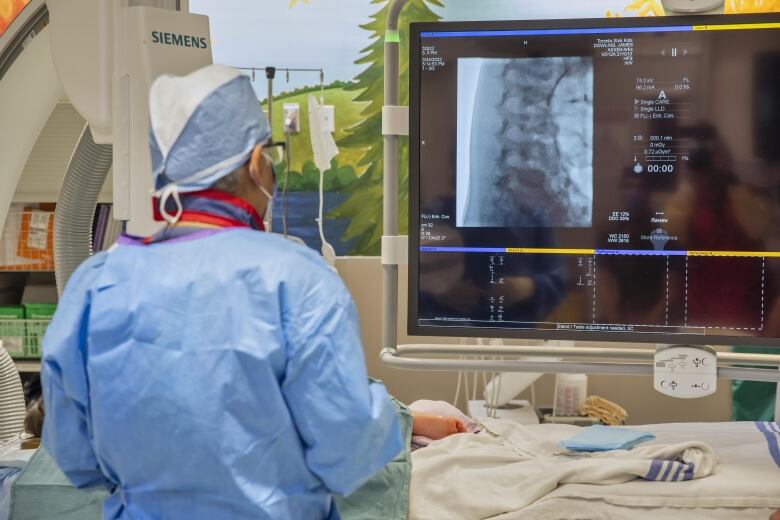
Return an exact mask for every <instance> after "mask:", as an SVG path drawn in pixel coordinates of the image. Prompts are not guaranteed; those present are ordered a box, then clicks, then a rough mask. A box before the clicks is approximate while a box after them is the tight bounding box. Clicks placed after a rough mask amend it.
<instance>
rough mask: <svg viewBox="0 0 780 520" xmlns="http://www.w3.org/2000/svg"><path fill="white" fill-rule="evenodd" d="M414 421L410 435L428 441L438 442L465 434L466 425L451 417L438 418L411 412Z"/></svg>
mask: <svg viewBox="0 0 780 520" xmlns="http://www.w3.org/2000/svg"><path fill="white" fill-rule="evenodd" d="M412 418H413V419H414V422H413V425H412V435H420V436H422V437H428V438H429V439H433V440H435V441H436V440H439V439H443V438H445V437H447V436H450V435H454V434H456V433H465V432H466V431H467V430H466V425H465V424H463V421H460V420H458V419H454V418H452V417H440V416H438V415H427V414H424V413H417V412H412Z"/></svg>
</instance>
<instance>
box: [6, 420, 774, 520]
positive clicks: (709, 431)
mask: <svg viewBox="0 0 780 520" xmlns="http://www.w3.org/2000/svg"><path fill="white" fill-rule="evenodd" d="M513 424H514V423H513ZM517 427H518V428H530V429H532V430H534V429H535V430H536V431H537V432H539V433H540V434H541V435H546V434H547V433H548V432H551V431H554V430H555V429H556V428H559V427H558V426H555V425H546V424H543V425H534V426H519V425H517ZM635 428H637V429H640V430H643V431H648V432H652V433H653V434H655V435H656V437H657V439H656V440H655V441H653V442H654V443H659V444H673V443H679V442H687V441H691V440H697V441H702V442H705V443H707V444H708V445H710V446H711V447H712V448H713V450H714V452H715V455H716V457H717V459H718V466H717V468H716V470H715V471H714V473H713V474H712V475H710V476H708V477H705V478H701V479H696V480H692V481H686V482H674V483H671V482H649V481H643V480H634V481H630V482H626V483H621V484H613V485H592V484H565V485H562V486H560V487H558V488H557V489H555V490H554V491H552V492H551V493H548V494H547V495H546V496H544V497H543V498H541V499H539V500H537V501H535V502H534V503H532V504H531V505H529V506H528V507H524V508H522V509H519V510H515V511H505V512H502V513H501V514H499V515H496V514H495V511H494V510H493V509H492V505H493V504H494V503H495V502H496V500H495V497H491V496H490V495H491V488H497V487H499V486H500V487H501V489H502V491H501V492H502V493H506V494H511V493H513V492H516V493H517V494H518V495H520V494H522V493H523V492H524V489H523V485H524V484H523V482H521V481H518V482H517V483H516V484H511V483H510V485H509V486H508V485H507V482H505V481H502V480H503V479H504V472H503V471H502V468H501V467H500V466H498V465H496V464H495V463H492V462H491V460H490V459H489V458H487V457H486V458H485V459H484V460H482V461H481V462H480V464H479V467H477V466H471V467H468V466H464V465H462V464H461V463H459V462H458V461H459V453H458V451H457V450H453V451H452V453H451V456H452V458H451V464H450V467H449V469H447V468H443V469H442V471H441V472H440V473H439V474H438V475H436V476H430V475H421V474H419V473H417V472H415V470H414V461H415V458H418V457H420V456H421V455H422V454H423V453H424V450H426V449H428V448H421V449H420V450H417V451H415V452H414V453H411V454H410V452H409V450H408V449H407V450H405V452H404V453H403V454H402V456H400V457H399V459H398V460H396V461H395V462H394V463H392V464H391V465H390V467H389V468H388V469H386V470H384V471H383V472H382V473H380V474H379V475H377V476H376V477H374V478H373V479H372V481H370V482H369V483H368V484H367V485H366V486H365V487H364V488H363V489H361V490H359V491H358V492H357V493H356V494H355V495H354V496H352V497H350V498H349V499H347V500H346V501H342V503H341V504H340V505H341V506H342V508H343V513H344V514H343V517H344V519H345V520H350V519H353V520H406V519H407V518H408V519H410V520H418V519H419V520H425V519H436V520H440V519H442V518H459V519H463V520H471V519H477V518H487V517H488V516H489V517H490V518H495V519H501V520H515V519H528V518H533V519H560V520H563V519H566V520H579V519H581V520H585V519H587V520H593V519H615V518H632V519H633V520H651V519H652V520H657V519H661V518H663V519H668V520H677V519H680V520H683V519H684V520H698V519H702V520H704V519H707V520H726V519H729V520H732V519H735V518H740V519H741V520H752V519H756V520H759V519H760V520H766V519H767V518H769V516H770V515H771V514H772V512H774V511H775V510H776V509H778V508H780V450H779V449H778V444H779V443H780V433H778V432H780V425H778V424H776V423H707V424H660V425H647V426H638V427H635ZM463 435H470V434H463ZM409 436H410V432H409V431H407V440H408V437H409ZM439 442H447V440H446V439H445V440H444V441H439ZM431 447H433V448H435V447H436V443H434V444H433V445H432V446H431ZM28 451H29V450H28ZM30 455H31V453H27V454H25V455H24V458H29V463H28V464H26V465H24V466H23V469H21V470H20V471H18V472H17V473H15V474H14V476H13V478H11V479H5V480H4V481H3V485H2V488H0V505H1V506H2V508H0V520H5V519H6V518H9V519H12V520H44V519H45V520H49V519H51V518H58V519H63V520H70V519H72V520H91V519H95V520H97V519H99V518H100V505H101V503H102V499H103V497H104V496H105V494H104V493H103V492H102V491H91V492H83V491H78V490H76V489H74V488H72V487H70V486H69V485H68V483H67V481H66V480H65V477H64V476H63V475H62V473H61V472H60V471H59V470H58V469H57V468H56V465H55V464H54V462H53V461H52V460H51V458H49V457H48V455H46V453H45V452H43V451H38V452H36V453H35V455H34V456H32V457H31V458H30ZM14 457H15V458H17V459H18V456H14ZM410 462H411V464H409V463H410ZM0 464H1V463H0ZM0 474H2V470H1V469H0ZM410 477H411V482H410ZM407 486H408V487H407ZM438 492H442V493H446V495H447V500H446V504H445V505H446V507H444V505H442V507H441V508H437V507H434V508H433V509H432V508H430V507H426V506H429V505H430V503H429V502H430V501H428V502H427V503H424V504H421V502H425V501H424V500H421V498H424V497H429V496H430V495H431V494H432V493H438ZM504 498H506V497H504ZM343 502H347V505H346V506H344V504H343ZM451 507H456V508H458V510H459V511H461V512H463V511H469V512H470V513H469V514H459V515H457V516H455V517H453V516H451V515H450V514H449V511H450V509H449V508H451Z"/></svg>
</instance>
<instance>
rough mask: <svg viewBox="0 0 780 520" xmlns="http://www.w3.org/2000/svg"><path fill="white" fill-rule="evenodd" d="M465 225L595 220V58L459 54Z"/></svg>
mask: <svg viewBox="0 0 780 520" xmlns="http://www.w3.org/2000/svg"><path fill="white" fill-rule="evenodd" d="M458 129H459V135H458V148H459V150H458V190H457V193H458V212H457V223H458V225H459V226H461V227H569V228H571V227H589V226H591V223H592V218H593V60H592V59H591V58H585V57H573V58H568V57H567V58H523V59H479V58H466V59H461V60H459V61H458Z"/></svg>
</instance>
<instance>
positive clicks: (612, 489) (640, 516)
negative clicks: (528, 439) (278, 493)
mask: <svg viewBox="0 0 780 520" xmlns="http://www.w3.org/2000/svg"><path fill="white" fill-rule="evenodd" d="M545 427H549V431H550V432H551V433H552V432H555V428H556V427H555V426H552V425H549V426H548V425H539V426H533V427H531V428H545ZM633 428H637V429H641V430H644V431H649V432H652V433H653V434H655V435H656V437H657V439H656V440H655V441H654V442H655V443H659V444H676V443H681V442H687V441H692V440H695V441H702V442H705V443H707V444H709V445H710V446H711V447H712V448H713V450H714V451H715V454H716V456H717V458H718V460H719V465H718V467H717V469H716V470H715V472H714V474H713V475H711V476H709V477H706V478H702V479H696V480H693V481H689V482H674V483H671V482H647V481H643V480H634V481H631V482H626V483H622V484H614V485H609V486H603V485H590V484H567V485H562V486H560V487H558V488H557V489H556V490H555V491H553V492H552V493H550V494H548V495H547V496H546V497H545V498H543V499H541V500H538V501H537V502H535V503H534V504H532V505H531V506H528V507H525V508H523V509H522V510H520V511H515V512H510V513H505V514H503V515H499V516H495V517H492V518H493V519H494V520H526V519H534V520H564V519H565V520H580V519H581V520H586V519H587V520H600V519H609V520H612V519H623V518H626V519H630V520H657V519H663V520H699V519H701V520H705V519H706V520H727V519H728V520H735V519H736V520H753V519H755V520H759V519H760V520H768V518H769V516H770V515H771V514H772V513H773V512H774V511H775V510H777V509H780V426H778V425H776V424H770V423H752V422H751V423H689V424H661V425H647V426H635V427H633ZM487 464H489V462H487ZM462 469H465V470H466V472H465V473H460V474H461V475H465V474H467V472H468V468H462ZM445 472H446V471H445ZM417 485H421V486H420V487H417ZM487 485H489V483H487ZM424 489H425V486H424V482H419V481H418V482H417V483H415V481H414V478H413V487H412V493H413V494H414V493H420V492H422V493H424V492H425V491H424ZM478 489H479V485H476V486H475V493H474V495H475V496H474V497H473V500H475V501H478V500H479V497H478V496H476V495H478V494H479V493H478V491H477V490H478ZM411 513H412V515H411V518H414V517H415V515H414V509H412V511H411ZM423 516H424V515H423ZM463 520H469V519H467V518H465V517H464V519H463Z"/></svg>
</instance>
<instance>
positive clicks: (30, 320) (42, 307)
mask: <svg viewBox="0 0 780 520" xmlns="http://www.w3.org/2000/svg"><path fill="white" fill-rule="evenodd" d="M56 310H57V306H56V305H54V304H52V303H27V304H25V306H24V318H25V320H27V341H26V342H25V352H24V357H27V358H35V359H40V357H41V351H42V348H43V335H44V334H45V333H46V328H47V327H48V326H49V322H50V321H51V318H52V316H54V312H55V311H56Z"/></svg>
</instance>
